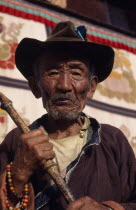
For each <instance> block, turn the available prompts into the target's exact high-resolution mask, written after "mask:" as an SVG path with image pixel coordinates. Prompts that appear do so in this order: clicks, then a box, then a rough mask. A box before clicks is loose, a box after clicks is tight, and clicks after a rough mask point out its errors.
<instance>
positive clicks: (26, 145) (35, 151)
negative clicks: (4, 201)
mask: <svg viewBox="0 0 136 210" xmlns="http://www.w3.org/2000/svg"><path fill="white" fill-rule="evenodd" d="M44 132H45V131H44V128H43V127H40V128H39V129H35V130H32V131H30V132H29V133H26V134H22V135H21V136H20V139H19V140H18V141H19V145H18V149H17V152H16V154H15V159H14V161H13V164H12V175H13V183H14V186H15V191H16V192H18V193H20V192H21V191H22V190H23V187H24V184H26V183H27V182H28V180H29V178H30V176H31V175H32V174H33V173H34V171H35V170H36V169H37V168H38V167H39V166H40V165H42V163H43V161H46V160H48V159H53V158H54V156H55V154H54V152H53V145H52V143H50V142H49V137H48V136H47V135H45V134H44Z"/></svg>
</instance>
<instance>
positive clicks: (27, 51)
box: [15, 38, 114, 82]
mask: <svg viewBox="0 0 136 210" xmlns="http://www.w3.org/2000/svg"><path fill="white" fill-rule="evenodd" d="M55 47H57V49H59V48H60V49H62V48H63V49H67V48H71V49H72V52H73V50H76V51H77V49H79V50H78V53H79V55H80V52H81V51H82V54H83V53H84V54H85V55H86V58H88V61H89V62H91V63H93V64H94V65H95V67H96V68H95V69H96V70H95V74H96V75H97V77H98V82H102V81H103V80H105V79H106V78H107V77H108V76H109V74H110V73H111V71H112V67H113V63H114V50H113V49H112V48H111V47H110V46H108V45H105V44H99V43H96V42H88V41H46V42H42V41H39V40H36V39H31V38H24V39H23V40H22V41H21V42H20V44H19V45H18V47H17V49H16V53H15V62H16V66H17V68H18V69H19V71H20V72H21V73H22V74H23V76H24V77H25V78H26V79H28V78H29V77H30V76H32V75H33V70H32V65H33V63H34V61H35V60H36V58H37V57H39V55H41V54H42V52H43V51H44V50H46V49H52V50H53V49H54V48H55ZM58 53H59V52H58Z"/></svg>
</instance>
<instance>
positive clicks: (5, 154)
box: [0, 129, 34, 210]
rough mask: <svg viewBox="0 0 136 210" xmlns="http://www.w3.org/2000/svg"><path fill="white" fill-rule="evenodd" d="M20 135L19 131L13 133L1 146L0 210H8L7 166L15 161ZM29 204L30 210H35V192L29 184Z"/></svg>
mask: <svg viewBox="0 0 136 210" xmlns="http://www.w3.org/2000/svg"><path fill="white" fill-rule="evenodd" d="M19 135H20V131H19V130H18V129H14V130H13V131H11V132H10V133H9V134H8V135H7V136H6V138H5V139H4V141H3V142H2V143H1V144H0V209H1V210H6V209H7V208H6V186H5V184H6V165H7V164H8V163H10V162H12V161H13V160H14V154H15V151H16V149H17V140H18V136H19ZM29 192H30V193H29V203H28V208H27V209H28V210H33V209H34V191H33V187H32V184H31V183H29Z"/></svg>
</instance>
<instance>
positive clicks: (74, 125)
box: [47, 116, 83, 139]
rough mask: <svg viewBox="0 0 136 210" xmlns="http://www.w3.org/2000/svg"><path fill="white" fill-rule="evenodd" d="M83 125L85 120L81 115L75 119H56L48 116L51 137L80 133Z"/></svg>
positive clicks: (63, 136)
mask: <svg viewBox="0 0 136 210" xmlns="http://www.w3.org/2000/svg"><path fill="white" fill-rule="evenodd" d="M82 125H83V122H82V120H81V117H80V116H79V117H78V118H77V119H76V120H74V121H66V120H58V121H55V120H53V119H52V118H48V126H47V132H48V134H49V137H50V138H51V139H60V138H66V137H68V136H73V135H76V134H78V133H79V132H80V129H81V127H82Z"/></svg>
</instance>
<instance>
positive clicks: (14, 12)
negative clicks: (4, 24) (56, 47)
mask: <svg viewBox="0 0 136 210" xmlns="http://www.w3.org/2000/svg"><path fill="white" fill-rule="evenodd" d="M0 12H4V13H7V14H10V15H14V16H17V17H22V18H24V19H28V20H34V21H37V22H40V23H44V24H45V25H47V26H50V27H52V28H54V27H55V25H56V23H55V22H53V21H51V20H48V19H46V18H44V17H41V16H39V15H34V14H30V13H26V12H23V11H20V10H17V9H14V8H11V7H7V6H4V5H1V7H0Z"/></svg>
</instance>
